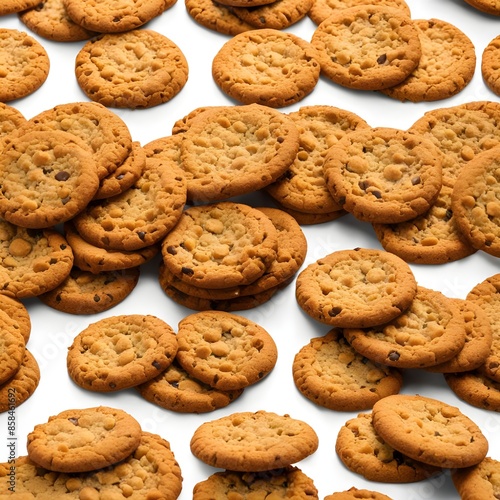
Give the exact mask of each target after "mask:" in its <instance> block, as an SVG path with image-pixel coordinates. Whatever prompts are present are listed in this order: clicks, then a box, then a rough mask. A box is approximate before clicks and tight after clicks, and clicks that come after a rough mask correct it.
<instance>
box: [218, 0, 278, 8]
mask: <svg viewBox="0 0 500 500" xmlns="http://www.w3.org/2000/svg"><path fill="white" fill-rule="evenodd" d="M273 1H274V0H222V2H219V3H221V4H222V5H227V6H229V7H260V6H261V5H267V4H269V3H272V2H273Z"/></svg>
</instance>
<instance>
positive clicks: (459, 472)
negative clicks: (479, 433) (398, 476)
mask: <svg viewBox="0 0 500 500" xmlns="http://www.w3.org/2000/svg"><path fill="white" fill-rule="evenodd" d="M499 9H500V7H499ZM499 13H500V12H499ZM499 471H500V462H499V461H498V460H495V459H494V458H492V457H486V458H485V459H484V460H482V461H481V462H480V463H479V464H477V465H475V466H474V467H470V468H467V469H456V470H453V471H452V473H451V479H452V480H453V484H454V485H455V488H456V490H457V492H458V494H459V495H460V498H495V496H498V490H499V489H500V481H499V479H498V477H499V476H498V475H499Z"/></svg>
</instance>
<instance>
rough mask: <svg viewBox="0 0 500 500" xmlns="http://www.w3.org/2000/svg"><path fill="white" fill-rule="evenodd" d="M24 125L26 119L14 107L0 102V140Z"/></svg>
mask: <svg viewBox="0 0 500 500" xmlns="http://www.w3.org/2000/svg"><path fill="white" fill-rule="evenodd" d="M24 123H26V118H25V116H24V115H23V113H21V111H19V110H18V109H17V108H15V107H14V106H10V105H9V104H5V103H4V102H0V140H3V139H4V137H8V136H9V135H10V134H11V133H12V132H13V131H15V130H16V129H17V128H19V127H20V126H21V125H23V124H24Z"/></svg>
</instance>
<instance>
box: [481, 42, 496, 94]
mask: <svg viewBox="0 0 500 500" xmlns="http://www.w3.org/2000/svg"><path fill="white" fill-rule="evenodd" d="M499 49H500V35H499V36H496V37H495V38H493V39H492V40H490V41H489V42H488V44H487V45H486V47H485V48H484V50H483V53H482V56H481V76H482V77H483V80H484V83H485V84H486V85H487V86H488V88H489V89H490V90H491V91H492V92H493V93H494V94H495V95H500V73H499V71H498V70H499V68H498V64H497V60H498V54H499Z"/></svg>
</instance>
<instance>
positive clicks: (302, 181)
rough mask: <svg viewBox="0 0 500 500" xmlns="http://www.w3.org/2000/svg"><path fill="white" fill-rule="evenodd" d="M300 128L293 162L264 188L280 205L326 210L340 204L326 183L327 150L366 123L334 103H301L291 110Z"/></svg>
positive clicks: (325, 211)
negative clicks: (324, 169) (332, 104)
mask: <svg viewBox="0 0 500 500" xmlns="http://www.w3.org/2000/svg"><path fill="white" fill-rule="evenodd" d="M289 116H290V118H292V120H293V121H294V122H295V125H296V126H297V128H298V130H299V150H298V152H297V155H296V156H295V159H294V161H293V163H292V164H291V165H290V166H289V167H288V169H287V170H286V172H285V173H284V174H283V175H282V176H281V177H280V178H279V179H277V180H276V181H275V182H273V183H272V184H270V185H269V186H267V187H266V188H265V190H266V192H267V193H268V194H269V195H271V196H272V197H273V199H274V200H276V201H277V202H278V203H279V206H280V208H281V207H284V208H285V209H287V210H294V211H299V212H301V213H302V212H306V213H311V214H329V213H331V212H335V211H337V210H339V209H340V208H341V207H340V206H339V204H338V203H337V202H336V201H335V200H334V199H333V197H332V195H331V193H330V191H329V190H328V188H327V186H326V182H325V180H324V173H323V163H324V159H325V156H326V154H327V151H328V149H329V148H330V147H332V146H334V145H335V144H336V143H337V142H338V141H339V140H340V139H341V138H342V137H343V136H344V135H345V134H348V133H349V132H352V131H354V130H357V129H362V128H366V127H368V124H367V123H366V121H365V120H363V119H362V118H361V117H360V116H358V115H357V114H355V113H352V112H350V111H347V110H344V109H341V108H337V107H334V106H325V105H313V106H303V107H301V108H299V110H298V111H294V112H291V113H290V114H289Z"/></svg>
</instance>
